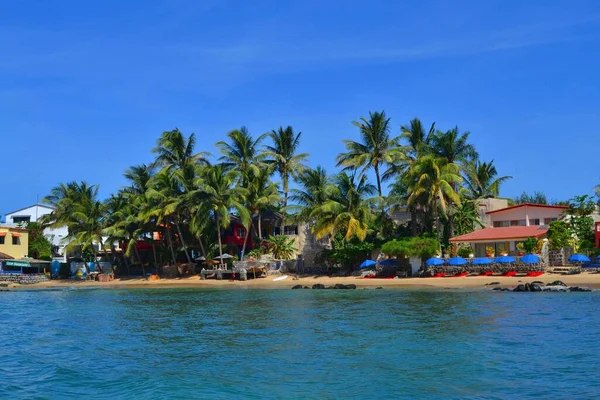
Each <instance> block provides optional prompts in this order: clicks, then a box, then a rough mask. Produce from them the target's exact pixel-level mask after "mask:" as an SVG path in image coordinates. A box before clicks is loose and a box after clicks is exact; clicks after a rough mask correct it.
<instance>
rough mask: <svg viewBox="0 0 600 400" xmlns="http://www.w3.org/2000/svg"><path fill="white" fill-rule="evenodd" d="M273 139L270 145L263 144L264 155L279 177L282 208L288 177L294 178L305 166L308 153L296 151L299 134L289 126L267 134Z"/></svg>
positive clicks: (286, 196) (288, 181)
mask: <svg viewBox="0 0 600 400" xmlns="http://www.w3.org/2000/svg"><path fill="white" fill-rule="evenodd" d="M267 136H269V138H271V140H272V141H273V145H272V146H265V156H266V157H268V158H270V161H271V163H273V165H274V166H275V170H276V171H277V172H278V173H279V177H280V178H281V186H282V192H283V208H284V209H285V208H286V207H287V203H288V192H289V184H290V178H292V179H296V177H297V176H298V174H299V173H300V172H302V171H303V170H304V169H305V168H306V166H305V165H304V162H306V160H307V159H308V153H297V151H298V147H299V146H300V136H302V132H298V134H295V133H294V129H293V128H292V127H291V126H288V127H286V128H285V129H284V128H283V127H281V126H280V127H279V128H278V129H277V130H272V131H271V132H269V133H268V134H267Z"/></svg>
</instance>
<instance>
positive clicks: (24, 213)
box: [6, 204, 69, 261]
mask: <svg viewBox="0 0 600 400" xmlns="http://www.w3.org/2000/svg"><path fill="white" fill-rule="evenodd" d="M52 211H54V208H53V207H50V206H47V205H44V204H34V205H32V206H29V207H25V208H20V209H18V210H15V211H11V212H9V213H7V214H6V223H7V225H10V226H24V225H27V223H29V222H38V221H39V220H40V219H41V218H42V217H43V216H44V215H47V214H50V213H51V212H52ZM68 234H69V231H68V230H67V227H60V228H46V229H44V236H46V237H47V238H48V240H50V242H51V243H52V247H53V250H52V252H53V255H54V256H55V257H54V258H55V259H59V260H62V261H66V258H65V257H66V253H65V244H64V243H63V239H64V238H65V237H66V236H67V235H68ZM24 254H27V252H25V253H24ZM19 257H22V256H19Z"/></svg>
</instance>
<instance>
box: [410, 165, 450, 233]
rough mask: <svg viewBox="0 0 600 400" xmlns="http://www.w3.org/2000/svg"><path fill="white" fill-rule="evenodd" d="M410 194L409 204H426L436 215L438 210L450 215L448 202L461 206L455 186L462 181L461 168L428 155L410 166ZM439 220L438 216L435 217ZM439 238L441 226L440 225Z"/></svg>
mask: <svg viewBox="0 0 600 400" xmlns="http://www.w3.org/2000/svg"><path fill="white" fill-rule="evenodd" d="M407 179H408V182H410V184H409V192H410V195H409V197H408V204H409V205H413V206H419V205H424V206H425V207H427V208H428V209H429V210H431V212H433V213H434V215H435V216H437V215H438V211H439V212H441V213H442V215H444V216H446V217H447V216H448V208H449V207H448V203H449V202H453V203H454V204H456V205H458V206H460V197H459V195H458V193H457V192H456V190H454V187H455V186H456V185H458V184H459V183H460V182H461V176H460V168H459V167H458V166H457V165H456V164H454V163H447V162H446V160H445V159H440V158H438V157H435V156H434V155H427V156H424V157H422V158H420V159H419V160H417V162H416V163H415V164H414V165H413V166H412V167H411V168H410V170H409V171H408V174H407ZM435 219H436V220H438V218H437V217H436V218H435ZM436 225H439V224H436ZM437 231H438V240H439V233H440V232H439V226H438V229H437Z"/></svg>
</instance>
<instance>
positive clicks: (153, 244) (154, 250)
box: [152, 238, 158, 274]
mask: <svg viewBox="0 0 600 400" xmlns="http://www.w3.org/2000/svg"><path fill="white" fill-rule="evenodd" d="M152 256H153V257H154V272H155V273H156V274H158V261H157V260H156V244H155V243H154V238H152Z"/></svg>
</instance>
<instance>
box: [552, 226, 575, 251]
mask: <svg viewBox="0 0 600 400" xmlns="http://www.w3.org/2000/svg"><path fill="white" fill-rule="evenodd" d="M570 239H571V235H570V233H569V227H568V225H567V223H566V222H565V221H560V220H557V221H552V222H550V226H549V227H548V241H549V242H550V248H551V249H554V250H560V249H562V248H563V247H567V246H568V245H569V240H570Z"/></svg>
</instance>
